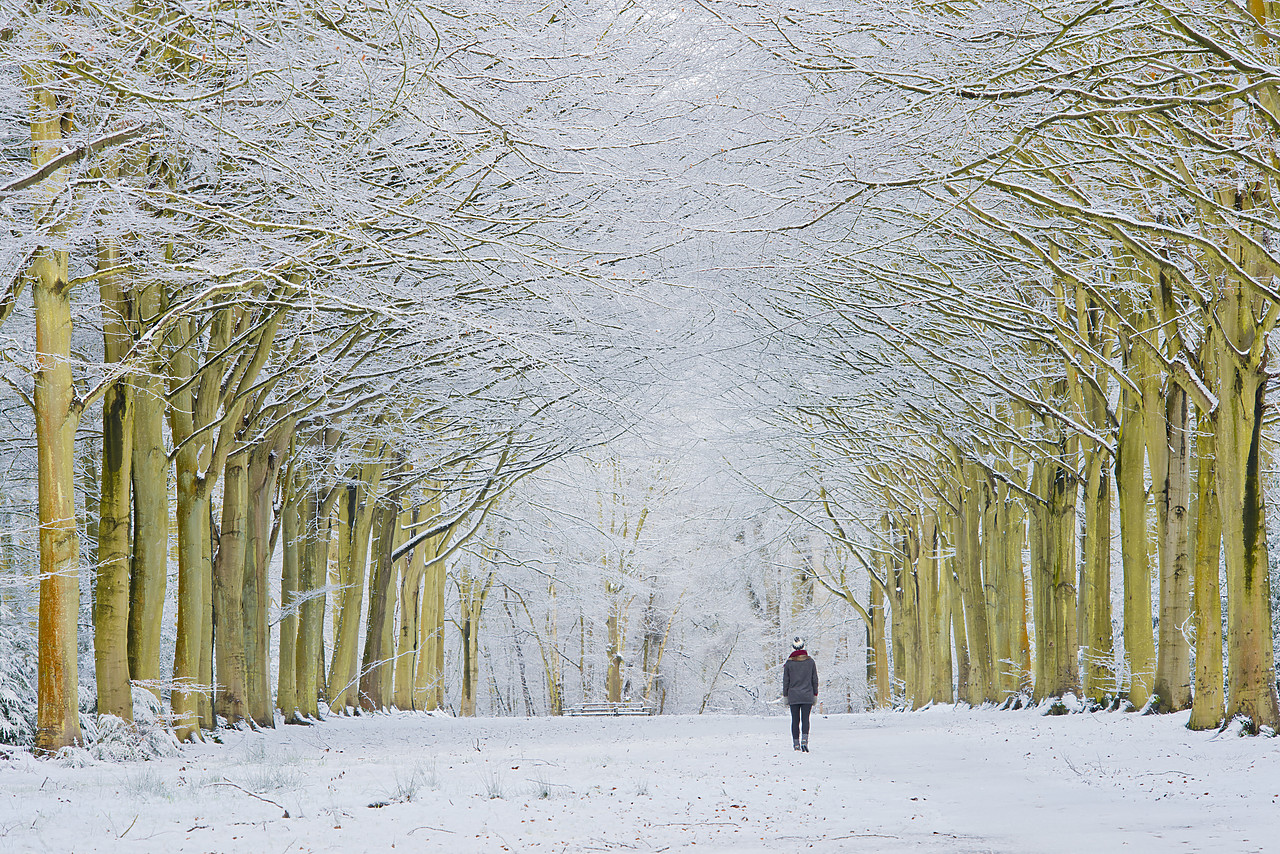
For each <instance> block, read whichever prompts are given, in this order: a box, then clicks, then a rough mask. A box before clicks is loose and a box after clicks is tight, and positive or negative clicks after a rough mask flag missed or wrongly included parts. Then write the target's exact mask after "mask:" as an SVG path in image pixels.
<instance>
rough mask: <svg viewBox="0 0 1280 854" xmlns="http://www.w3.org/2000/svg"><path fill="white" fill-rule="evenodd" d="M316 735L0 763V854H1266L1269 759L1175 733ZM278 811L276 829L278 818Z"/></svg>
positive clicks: (818, 727)
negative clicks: (803, 749) (144, 756)
mask: <svg viewBox="0 0 1280 854" xmlns="http://www.w3.org/2000/svg"><path fill="white" fill-rule="evenodd" d="M788 722H789V721H788V720H787V719H785V718H782V717H726V716H711V715H708V716H701V717H696V716H695V717H676V716H672V717H656V718H538V719H524V718H481V719H452V718H447V717H438V716H431V715H425V714H408V713H404V714H400V713H397V714H385V715H374V716H362V717H357V718H338V717H333V718H330V719H329V720H328V721H326V722H325V723H324V724H322V725H318V726H311V727H281V728H279V729H277V730H275V731H269V732H248V731H233V732H226V733H223V734H222V738H223V743H222V744H213V743H209V744H201V745H196V746H194V747H188V748H187V749H186V750H184V751H183V753H182V755H181V756H177V757H170V758H165V759H160V760H154V761H150V762H136V763H129V764H118V765H117V764H108V763H94V764H90V765H88V766H87V767H82V768H72V767H67V766H65V765H62V764H59V763H58V762H51V761H42V760H36V759H34V758H32V757H30V756H29V755H27V754H24V753H14V754H12V755H11V756H10V757H9V758H8V759H0V851H4V852H26V851H39V852H44V851H48V852H77V854H80V852H92V851H123V852H160V851H163V852H242V851H243V852H270V854H287V852H365V851H368V852H373V851H377V852H385V851H392V850H396V851H401V850H404V851H437V850H446V851H450V852H471V851H483V852H489V851H495V852H497V851H511V852H524V851H528V852H552V851H554V852H557V853H558V854H559V853H560V852H565V853H566V854H567V852H587V851H681V850H688V851H695V852H707V851H724V852H729V851H732V852H756V851H759V852H765V851H767V852H779V851H783V852H785V851H813V852H836V851H851V852H907V851H911V852H975V853H976V852H1035V854H1052V852H1078V851H1096V852H1117V851H1134V852H1145V851H1157V850H1158V851H1161V852H1168V851H1214V852H1233V854H1234V852H1249V851H1275V850H1278V849H1277V845H1278V844H1280V843H1277V842H1276V840H1277V839H1280V806H1278V803H1280V756H1278V753H1280V740H1277V739H1265V738H1239V737H1236V736H1234V735H1230V734H1221V735H1219V734H1202V733H1191V732H1188V731H1187V730H1186V729H1185V728H1183V724H1184V723H1185V716H1183V715H1178V716H1170V717H1138V716H1136V715H1132V714H1120V713H1099V714H1091V715H1071V716H1066V717H1041V716H1040V715H1038V714H1037V713H1035V712H1034V711H1031V712H1027V711H1024V712H996V711H990V710H976V711H974V710H969V709H967V708H954V707H950V706H942V707H935V708H932V709H929V710H926V711H923V712H916V713H910V714H903V713H889V712H885V713H874V714H862V715H831V716H819V715H815V716H814V720H813V736H812V741H813V743H812V747H813V752H812V753H810V754H807V755H805V754H800V753H795V752H793V751H792V749H791V744H790V736H789V733H788V732H787V726H788ZM286 811H287V813H288V817H286V816H285V812H286Z"/></svg>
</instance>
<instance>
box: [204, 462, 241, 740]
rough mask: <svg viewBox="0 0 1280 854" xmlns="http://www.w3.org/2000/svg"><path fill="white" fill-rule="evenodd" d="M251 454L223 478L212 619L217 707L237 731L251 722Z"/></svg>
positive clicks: (230, 465)
mask: <svg viewBox="0 0 1280 854" xmlns="http://www.w3.org/2000/svg"><path fill="white" fill-rule="evenodd" d="M248 458H249V454H248V452H244V451H242V452H240V453H236V454H233V455H231V456H230V457H228V458H227V464H226V468H225V470H224V471H223V475H222V524H221V526H220V530H219V535H218V552H217V556H216V558H215V559H214V562H213V618H214V620H216V621H217V631H216V632H215V633H214V643H215V653H216V655H217V662H216V664H217V693H216V699H215V704H214V708H215V711H216V713H217V714H218V715H220V716H221V717H223V718H226V721H227V724H228V726H235V725H236V724H238V723H239V722H240V721H242V720H245V719H246V718H247V717H249V708H248V698H247V691H248V665H247V662H246V653H245V630H244V629H245V627H244V594H245V590H244V564H245V549H246V538H247V537H246V534H247V531H246V526H247V522H248V508H247V506H246V505H247V503H248V490H249V487H248V480H249V475H248V469H247V467H248Z"/></svg>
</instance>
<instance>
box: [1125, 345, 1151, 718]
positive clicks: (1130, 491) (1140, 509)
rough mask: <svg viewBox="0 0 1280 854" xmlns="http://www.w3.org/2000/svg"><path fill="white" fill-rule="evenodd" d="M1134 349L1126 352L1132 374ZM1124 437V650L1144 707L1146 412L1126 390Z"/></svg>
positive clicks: (1135, 695) (1147, 684)
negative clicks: (1144, 425)
mask: <svg viewBox="0 0 1280 854" xmlns="http://www.w3.org/2000/svg"><path fill="white" fill-rule="evenodd" d="M1133 346H1135V345H1133V344H1131V343H1130V344H1128V345H1127V346H1126V347H1124V348H1123V350H1124V352H1125V355H1126V361H1127V362H1128V363H1129V364H1130V372H1129V373H1130V379H1133V380H1135V381H1136V379H1137V377H1136V370H1135V369H1133V367H1132V363H1133V361H1134V357H1133V355H1132V347H1133ZM1119 416H1120V417H1119V420H1120V434H1119V437H1118V439H1117V442H1116V461H1115V462H1116V497H1117V500H1118V502H1119V504H1120V508H1119V509H1120V552H1121V557H1122V561H1123V571H1124V645H1125V656H1126V658H1127V659H1128V662H1129V702H1131V703H1132V704H1133V705H1134V706H1136V707H1138V708H1142V707H1143V706H1145V705H1146V704H1147V701H1148V700H1150V699H1151V691H1152V683H1153V681H1154V679H1155V665H1156V662H1155V658H1156V655H1155V641H1154V638H1153V636H1152V631H1151V624H1152V620H1151V555H1150V552H1149V551H1148V549H1147V542H1148V541H1147V493H1146V483H1145V475H1144V472H1143V469H1144V465H1143V449H1144V442H1143V438H1142V408H1141V400H1140V398H1139V397H1138V395H1137V394H1136V393H1135V392H1134V391H1133V390H1132V389H1131V388H1129V386H1128V385H1124V386H1121V389H1120V413H1119Z"/></svg>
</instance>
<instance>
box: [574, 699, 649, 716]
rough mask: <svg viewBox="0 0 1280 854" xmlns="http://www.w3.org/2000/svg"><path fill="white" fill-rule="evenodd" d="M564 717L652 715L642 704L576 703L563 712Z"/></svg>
mask: <svg viewBox="0 0 1280 854" xmlns="http://www.w3.org/2000/svg"><path fill="white" fill-rule="evenodd" d="M564 713H565V714H566V715H573V716H577V715H652V714H653V709H652V708H650V707H649V706H646V705H645V704H644V703H636V702H627V703H578V704H576V705H573V706H570V707H569V708H567V709H565V710H564Z"/></svg>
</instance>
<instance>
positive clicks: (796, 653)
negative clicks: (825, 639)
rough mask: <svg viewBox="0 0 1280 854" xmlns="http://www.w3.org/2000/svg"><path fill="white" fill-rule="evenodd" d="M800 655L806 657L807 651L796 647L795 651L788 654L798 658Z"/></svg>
mask: <svg viewBox="0 0 1280 854" xmlns="http://www.w3.org/2000/svg"><path fill="white" fill-rule="evenodd" d="M801 656H804V657H805V658H808V657H809V653H807V652H805V651H804V650H803V649H797V650H796V651H795V652H793V653H791V655H790V656H789V658H799V657H801Z"/></svg>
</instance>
